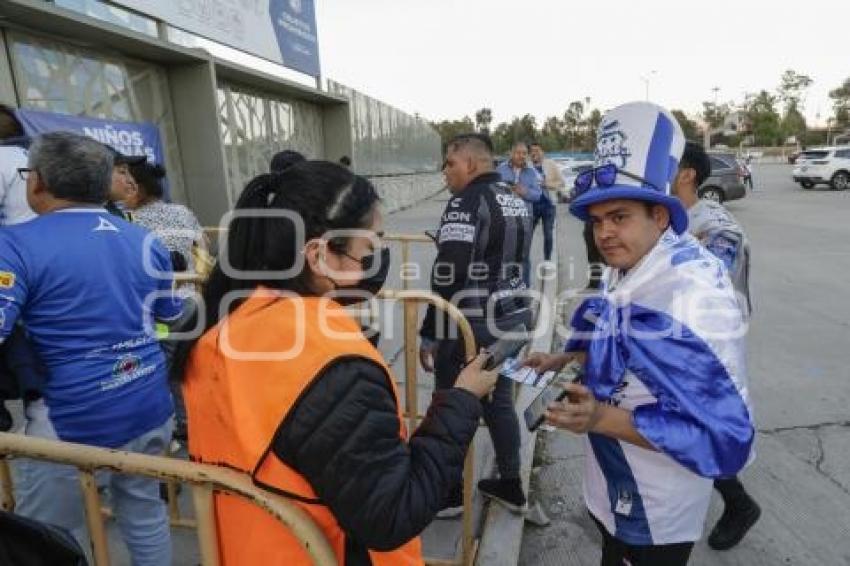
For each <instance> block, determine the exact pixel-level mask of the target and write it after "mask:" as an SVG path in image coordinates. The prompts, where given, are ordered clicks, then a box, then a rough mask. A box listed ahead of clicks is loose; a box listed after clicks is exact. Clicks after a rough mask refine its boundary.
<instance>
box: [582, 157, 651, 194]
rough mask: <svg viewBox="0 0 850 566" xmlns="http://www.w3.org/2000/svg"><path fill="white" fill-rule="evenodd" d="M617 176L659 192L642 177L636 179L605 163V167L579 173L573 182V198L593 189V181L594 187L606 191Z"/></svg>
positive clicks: (630, 174)
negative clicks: (632, 180)
mask: <svg viewBox="0 0 850 566" xmlns="http://www.w3.org/2000/svg"><path fill="white" fill-rule="evenodd" d="M617 175H622V176H623V177H628V178H629V179H634V180H635V181H640V182H641V183H642V184H644V185H646V186H647V187H650V188H652V189H655V190H656V191H660V190H661V189H659V188H658V187H657V186H655V185H654V184H653V183H650V182H649V181H647V180H646V179H644V178H643V177H638V176H637V175H634V174H632V173H629V172H628V171H623V170H622V169H620V168H619V167H617V166H616V165H614V164H613V163H607V164H605V165H601V166H599V167H594V168H593V169H589V170H587V171H585V172H583V173H579V175H578V176H577V177H576V182H575V189H576V191H575V193H576V194H575V196H577V197H578V196H581V195H583V194H584V193H586V192H587V191H588V190H590V188H591V187H593V182H594V181H596V186H597V187H599V188H600V189H607V188H608V187H611V186H612V185H613V184H614V182H615V181H616V180H617Z"/></svg>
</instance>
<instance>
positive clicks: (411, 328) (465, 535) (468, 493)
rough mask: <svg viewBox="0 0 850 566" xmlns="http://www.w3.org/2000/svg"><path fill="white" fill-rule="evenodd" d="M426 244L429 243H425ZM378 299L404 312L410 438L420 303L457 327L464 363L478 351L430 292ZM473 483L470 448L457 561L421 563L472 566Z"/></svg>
mask: <svg viewBox="0 0 850 566" xmlns="http://www.w3.org/2000/svg"><path fill="white" fill-rule="evenodd" d="M429 241H430V240H429ZM378 298H380V299H387V300H396V301H401V302H402V308H403V309H404V310H403V312H404V319H403V324H404V368H405V380H404V387H405V414H406V417H407V422H408V426H407V430H408V431H409V432H410V433H411V434H412V433H413V431H414V430H416V425H417V422H418V420H419V418H420V415H419V384H418V376H417V370H418V361H419V356H418V349H417V347H416V344H417V338H418V336H417V329H418V322H419V310H418V307H419V305H420V304H422V303H430V304H432V305H434V307H436V308H438V309H440V310H443V311H444V312H445V313H446V315H447V316H448V317H449V318H450V319H451V320H452V321H453V322H454V323H455V324H456V325H457V327H458V330H459V332H460V336H461V337H462V338H463V342H464V345H465V352H464V354H465V358H466V361H471V360H472V359H473V358H475V356H476V354H477V352H478V350H477V346H476V342H475V335H474V334H473V333H472V326H470V324H469V321H468V320H466V317H465V316H464V315H463V313H461V312H460V310H459V309H458V308H457V307H456V306H455V305H453V304H451V303H449V302H448V301H446V300H445V299H443V298H442V297H440V296H438V295H435V294H434V293H431V292H430V291H419V290H403V291H389V290H387V291H382V292H381V293H380V294H379V295H378ZM474 480H475V450H474V447H473V445H472V444H470V445H469V449H468V450H467V452H466V460H465V461H464V464H463V516H462V518H461V523H462V525H461V527H462V535H461V556H460V559H459V560H458V559H455V560H442V559H429V558H427V557H426V558H425V562H426V563H427V564H430V565H432V566H441V565H452V566H456V565H462V566H468V565H471V564H472V561H473V559H474V558H475V533H474V525H473V516H472V515H473V513H472V491H473V487H474Z"/></svg>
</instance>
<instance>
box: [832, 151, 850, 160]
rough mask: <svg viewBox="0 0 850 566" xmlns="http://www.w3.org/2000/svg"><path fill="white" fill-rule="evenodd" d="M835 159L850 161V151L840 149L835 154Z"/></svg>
mask: <svg viewBox="0 0 850 566" xmlns="http://www.w3.org/2000/svg"><path fill="white" fill-rule="evenodd" d="M835 157H840V158H841V159H850V149H839V150H838V151H836V152H835Z"/></svg>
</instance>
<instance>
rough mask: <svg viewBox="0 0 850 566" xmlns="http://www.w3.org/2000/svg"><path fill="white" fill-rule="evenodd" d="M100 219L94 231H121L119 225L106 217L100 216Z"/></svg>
mask: <svg viewBox="0 0 850 566" xmlns="http://www.w3.org/2000/svg"><path fill="white" fill-rule="evenodd" d="M98 220H100V223H99V224H98V225H97V227H96V228H95V229H94V230H92V232H120V230H118V227H117V226H115V224H113V223H112V222H110V221H109V220H107V219H106V218H103V217H99V218H98Z"/></svg>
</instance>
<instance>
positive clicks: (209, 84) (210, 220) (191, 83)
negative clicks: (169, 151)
mask: <svg viewBox="0 0 850 566" xmlns="http://www.w3.org/2000/svg"><path fill="white" fill-rule="evenodd" d="M168 83H169V87H170V89H171V101H172V105H173V107H174V125H175V129H176V130H177V139H178V141H179V144H180V157H181V159H182V165H183V182H184V185H185V187H186V200H187V204H188V206H189V207H191V208H192V210H193V211H194V212H195V214H196V215H197V216H198V219H199V220H200V221H201V224H203V225H205V226H216V225H218V223H219V220H220V219H221V215H222V214H224V213H225V212H226V211H227V210H229V209H230V208H232V206H233V202H232V201H231V197H230V192H229V191H228V189H227V170H226V168H225V160H224V143H223V140H222V137H221V128H220V125H219V116H218V100H217V95H216V78H215V68H214V66H213V63H212V61H211V60H208V61H203V62H198V63H191V64H182V65H175V66H173V67H169V69H168Z"/></svg>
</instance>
